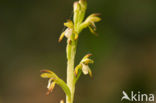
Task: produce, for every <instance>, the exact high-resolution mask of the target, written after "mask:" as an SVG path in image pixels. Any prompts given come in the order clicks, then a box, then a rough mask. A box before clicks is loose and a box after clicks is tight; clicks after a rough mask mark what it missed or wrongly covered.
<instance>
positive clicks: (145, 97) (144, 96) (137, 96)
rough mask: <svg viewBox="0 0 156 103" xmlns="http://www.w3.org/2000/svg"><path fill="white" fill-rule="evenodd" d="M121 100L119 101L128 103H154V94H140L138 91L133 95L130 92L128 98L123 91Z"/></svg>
mask: <svg viewBox="0 0 156 103" xmlns="http://www.w3.org/2000/svg"><path fill="white" fill-rule="evenodd" d="M122 94H123V96H122V98H121V101H123V100H128V101H146V102H147V101H148V102H151V101H154V94H142V93H140V92H139V91H138V92H137V93H134V92H133V91H131V95H130V96H128V94H127V93H126V92H125V91H122Z"/></svg>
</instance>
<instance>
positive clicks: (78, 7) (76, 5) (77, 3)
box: [73, 1, 81, 12]
mask: <svg viewBox="0 0 156 103" xmlns="http://www.w3.org/2000/svg"><path fill="white" fill-rule="evenodd" d="M73 8H74V12H77V11H80V9H81V7H80V4H79V2H77V1H76V2H74V6H73Z"/></svg>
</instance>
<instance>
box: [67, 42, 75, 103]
mask: <svg viewBox="0 0 156 103" xmlns="http://www.w3.org/2000/svg"><path fill="white" fill-rule="evenodd" d="M76 47H77V43H76V41H75V40H73V41H72V42H69V41H68V42H67V47H66V50H67V51H66V53H67V85H68V87H69V89H70V91H71V97H68V96H66V103H73V101H74V93H75V83H74V78H75V76H74V60H75V54H76Z"/></svg>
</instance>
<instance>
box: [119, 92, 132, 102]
mask: <svg viewBox="0 0 156 103" xmlns="http://www.w3.org/2000/svg"><path fill="white" fill-rule="evenodd" d="M122 94H123V97H122V98H121V101H122V100H123V99H127V100H129V101H131V100H130V98H129V97H128V95H127V93H126V92H125V91H122Z"/></svg>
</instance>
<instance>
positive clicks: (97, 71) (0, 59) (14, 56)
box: [0, 0, 156, 103]
mask: <svg viewBox="0 0 156 103" xmlns="http://www.w3.org/2000/svg"><path fill="white" fill-rule="evenodd" d="M73 2H74V1H73V0H36V1H35V0H15V1H13V0H0V14H1V15H0V103H59V101H60V100H61V99H64V98H65V95H64V93H63V91H62V90H61V88H59V87H58V86H56V88H55V89H54V91H53V93H52V94H50V96H46V95H45V93H46V91H47V88H46V86H47V80H45V79H42V78H40V70H41V69H51V70H53V71H54V72H55V73H56V74H57V75H59V76H60V77H61V78H62V79H64V80H65V78H66V55H65V45H66V41H65V39H64V40H63V42H61V43H58V37H59V36H60V33H61V32H62V31H63V28H64V26H63V23H64V22H65V21H66V20H67V19H70V18H71V16H72V4H73ZM95 12H98V13H101V18H102V22H100V23H97V24H96V25H97V31H98V34H99V36H98V37H96V36H94V35H92V34H91V33H90V32H89V30H88V29H86V30H84V31H83V32H82V33H81V36H80V38H79V44H78V52H77V56H76V58H77V59H76V64H78V63H79V61H80V60H81V58H82V57H83V56H84V55H85V54H87V53H92V54H93V59H94V60H95V64H94V65H92V67H91V68H92V71H93V76H94V77H93V79H90V78H89V76H81V78H80V80H79V81H78V83H77V85H76V94H75V103H121V101H120V100H121V97H122V91H123V90H125V91H126V92H127V93H130V91H135V92H137V91H141V93H154V94H156V80H155V78H156V1H155V0H88V10H87V14H86V15H89V14H91V13H95ZM125 102H126V101H125Z"/></svg>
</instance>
